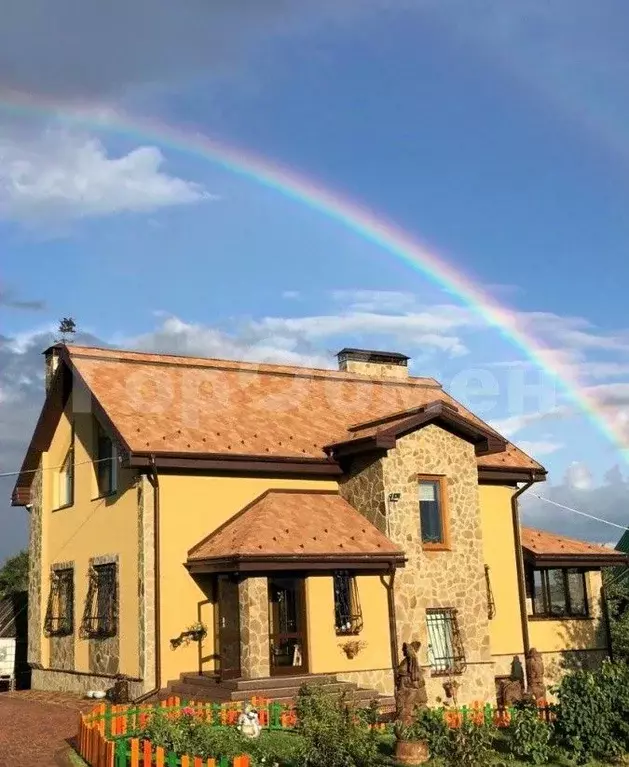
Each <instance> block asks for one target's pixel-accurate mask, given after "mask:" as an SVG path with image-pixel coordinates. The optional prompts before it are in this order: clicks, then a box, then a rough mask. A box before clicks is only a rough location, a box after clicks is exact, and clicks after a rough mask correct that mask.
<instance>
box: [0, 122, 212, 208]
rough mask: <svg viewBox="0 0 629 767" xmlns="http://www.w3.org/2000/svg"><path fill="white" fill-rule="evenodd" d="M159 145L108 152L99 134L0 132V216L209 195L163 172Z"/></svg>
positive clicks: (155, 204)
mask: <svg viewBox="0 0 629 767" xmlns="http://www.w3.org/2000/svg"><path fill="white" fill-rule="evenodd" d="M163 164H164V157H163V155H162V153H161V152H160V150H159V149H157V148H156V147H151V146H142V147H138V148H136V149H134V150H132V151H130V152H129V153H128V154H125V155H122V156H119V157H114V156H110V155H109V154H108V152H107V149H106V148H105V146H104V145H103V144H102V143H101V142H100V141H98V140H97V139H94V138H90V137H86V136H79V135H76V134H72V133H67V132H58V131H52V132H50V131H49V132H46V133H44V134H41V135H38V136H33V135H31V136H28V137H26V138H21V137H18V136H17V135H16V134H15V132H13V131H12V132H5V133H4V134H2V135H0V217H1V218H4V219H5V220H18V221H41V220H44V221H46V220H52V219H55V220H58V219H60V218H61V219H63V220H73V219H81V218H87V217H98V216H108V215H112V214H116V213H125V212H132V213H139V212H142V213H146V212H150V211H154V210H157V209H159V208H164V207H168V206H172V205H185V204H189V203H194V202H198V201H199V200H203V199H208V198H209V195H208V194H207V192H205V191H204V189H203V188H202V187H201V186H200V185H198V184H195V183H193V182H190V181H186V180H184V179H181V178H177V177H176V176H171V175H169V174H168V173H166V172H165V171H164V170H163V168H162V166H163Z"/></svg>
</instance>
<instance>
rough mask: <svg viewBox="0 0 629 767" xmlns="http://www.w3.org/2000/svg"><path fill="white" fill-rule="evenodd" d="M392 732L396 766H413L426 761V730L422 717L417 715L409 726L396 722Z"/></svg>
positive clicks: (427, 753)
mask: <svg viewBox="0 0 629 767" xmlns="http://www.w3.org/2000/svg"><path fill="white" fill-rule="evenodd" d="M394 732H395V760H396V761H397V763H398V764H401V765H415V764H423V763H424V762H427V761H428V759H429V757H430V753H429V751H428V728H427V726H426V724H425V722H424V719H423V716H421V715H420V714H418V716H416V717H415V719H414V721H413V722H412V723H411V724H402V722H396V723H395V725H394Z"/></svg>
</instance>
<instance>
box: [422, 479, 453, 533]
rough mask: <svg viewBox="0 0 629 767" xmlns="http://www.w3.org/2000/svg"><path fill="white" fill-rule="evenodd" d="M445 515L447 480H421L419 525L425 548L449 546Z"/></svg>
mask: <svg viewBox="0 0 629 767" xmlns="http://www.w3.org/2000/svg"><path fill="white" fill-rule="evenodd" d="M446 521H447V520H446V514H445V479H444V478H443V477H420V478H419V525H420V532H421V539H422V544H423V545H424V548H431V547H432V548H445V547H446V546H447V545H448V540H447V529H446Z"/></svg>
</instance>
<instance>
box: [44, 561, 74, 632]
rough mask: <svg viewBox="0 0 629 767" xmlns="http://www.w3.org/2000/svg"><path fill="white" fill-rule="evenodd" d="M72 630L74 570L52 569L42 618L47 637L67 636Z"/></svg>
mask: <svg viewBox="0 0 629 767" xmlns="http://www.w3.org/2000/svg"><path fill="white" fill-rule="evenodd" d="M73 631H74V570H71V569H67V570H54V571H53V572H52V576H51V582H50V593H49V595H48V604H47V606H46V617H45V619H44V634H45V636H47V637H53V636H69V635H70V634H72V633H73Z"/></svg>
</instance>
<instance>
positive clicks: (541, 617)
mask: <svg viewBox="0 0 629 767" xmlns="http://www.w3.org/2000/svg"><path fill="white" fill-rule="evenodd" d="M528 620H529V621H591V620H594V618H593V616H592V615H529V616H528Z"/></svg>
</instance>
